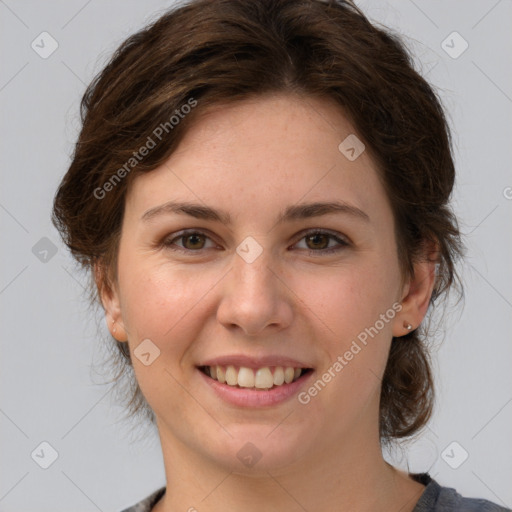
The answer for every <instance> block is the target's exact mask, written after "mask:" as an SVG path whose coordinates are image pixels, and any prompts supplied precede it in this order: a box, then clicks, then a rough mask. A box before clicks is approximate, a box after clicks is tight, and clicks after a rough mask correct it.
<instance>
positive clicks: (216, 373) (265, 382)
mask: <svg viewBox="0 0 512 512" xmlns="http://www.w3.org/2000/svg"><path fill="white" fill-rule="evenodd" d="M205 373H206V374H207V375H209V376H210V377H211V378H212V379H215V380H217V381H219V382H220V383H221V384H228V385H229V386H235V387H236V386H238V387H241V388H257V389H270V388H272V387H273V386H281V385H283V384H284V383H286V384H289V383H290V382H293V381H294V380H297V379H298V378H299V377H300V376H301V374H302V368H293V367H291V366H286V367H282V366H276V367H274V373H272V370H271V369H270V368H269V367H268V366H265V367H263V368H258V369H257V370H253V369H252V368H246V367H245V366H241V367H240V368H237V367H235V366H233V365H229V366H227V367H225V369H224V367H222V366H206V367H205Z"/></svg>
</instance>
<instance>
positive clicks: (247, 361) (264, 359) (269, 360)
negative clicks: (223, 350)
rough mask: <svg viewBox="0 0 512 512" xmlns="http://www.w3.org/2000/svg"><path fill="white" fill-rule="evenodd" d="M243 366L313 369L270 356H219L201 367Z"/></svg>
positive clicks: (295, 361)
mask: <svg viewBox="0 0 512 512" xmlns="http://www.w3.org/2000/svg"><path fill="white" fill-rule="evenodd" d="M230 365H231V366H238V367H240V366H243V367H245V368H263V367H265V366H283V367H285V368H286V367H287V366H291V367H293V368H313V367H312V365H310V364H308V363H305V362H303V361H298V360H297V359H292V358H290V357H287V356H280V355H268V356H259V357H249V356H246V355H242V354H233V355H226V356H218V357H214V358H212V359H208V360H207V361H204V362H203V363H201V364H200V365H199V366H230Z"/></svg>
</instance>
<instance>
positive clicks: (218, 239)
mask: <svg viewBox="0 0 512 512" xmlns="http://www.w3.org/2000/svg"><path fill="white" fill-rule="evenodd" d="M352 133H355V130H354V128H353V127H352V126H351V124H350V123H349V121H348V120H347V119H346V118H345V117H344V115H343V112H342V111H341V110H340V108H338V107H337V106H336V105H335V104H333V103H331V102H330V100H326V99H315V98H309V97H308V98H306V97H299V96H295V95H285V94H276V95H268V96H263V97H257V98H255V99H251V100H244V101H243V102H239V103H237V104H231V105H228V106H222V107H220V108H215V109H211V110H210V111H207V112H206V113H205V114H203V115H202V116H201V117H200V118H198V120H197V122H195V123H194V125H193V127H192V129H191V130H190V131H189V132H188V133H187V135H186V136H185V138H184V139H183V141H182V143H181V144H180V146H179V148H178V149H177V150H176V151H175V152H174V153H173V155H172V156H171V158H170V159H169V160H168V161H167V162H166V163H165V165H162V166H161V167H159V168H157V169H155V170H154V171H152V172H150V173H146V174H144V175H141V176H138V177H137V178H136V179H135V180H134V182H133V183H132V186H131V188H130V190H129V193H128V196H127V198H126V209H125V216H124V219H123V225H122V233H121V240H120V247H119V259H118V269H117V270H118V278H117V282H116V283H114V284H113V285H112V286H110V287H108V286H106V287H105V286H104V287H102V289H101V296H102V301H103V305H104V307H105V311H106V317H107V322H108V325H109V328H110V329H111V332H112V334H113V336H115V337H116V339H118V340H119V341H124V342H127V343H128V344H129V347H130V350H131V351H132V352H133V350H134V349H135V348H136V347H137V346H138V345H139V344H140V343H141V341H142V340H144V339H148V338H149V339H150V340H151V341H152V342H153V343H154V344H155V345H156V346H158V348H159V349H160V356H159V357H158V358H157V359H155V360H154V362H153V363H152V364H150V365H149V366H145V365H144V364H142V363H141V362H140V361H139V360H138V358H137V357H133V358H132V359H133V361H134V369H135V373H136V377H137V380H138V382H139V385H140V387H141V390H142V392H143V394H144V396H145V397H146V399H147V401H148V403H149V404H150V406H151V408H152V409H153V411H154V412H155V415H156V418H157V426H158V431H159V436H160V440H161V444H162V450H163V457H164V463H165V470H166V477H167V491H166V494H165V495H164V497H163V499H161V500H160V501H159V503H158V504H157V505H156V506H155V508H154V510H155V511H157V512H171V511H178V510H182V511H184V510H194V508H191V507H195V509H197V510H200V511H211V512H216V511H220V510H222V511H225V510H243V511H244V512H246V511H258V512H260V511H261V510H266V511H280V512H283V511H286V512H288V511H289V512H292V511H299V510H304V509H305V510H308V511H309V512H312V511H320V510H322V511H325V510H347V511H348V510H350V511H354V510H357V511H375V510H390V511H397V512H398V511H401V512H405V511H408V510H409V511H410V510H412V509H413V508H414V505H415V503H416V502H417V500H418V499H419V497H420V495H421V493H422V492H423V490H424V486H423V485H421V484H419V483H416V482H414V481H413V480H412V479H410V478H409V477H408V475H407V474H406V473H403V472H401V471H398V470H397V469H395V468H393V467H392V466H390V465H389V464H387V463H386V462H385V461H384V459H383V457H382V451H381V447H380V443H379V432H378V411H379V396H380V385H381V377H382V375H383V372H384V368H385V365H386V361H387V357H388V353H389V348H390V344H391V340H392V337H393V336H403V335H404V334H406V333H407V332H408V331H407V329H406V328H405V327H404V322H406V323H410V324H411V325H412V326H413V328H416V327H417V326H418V325H419V324H420V322H421V321H422V319H423V317H424V315H425V313H426V310H427V307H428V302H429V298H430V295H431V293H432V287H433V283H434V264H433V263H426V262H425V263H418V264H416V266H415V274H414V278H411V279H409V278H405V279H402V277H403V276H402V274H401V270H400V267H399V262H398V255H397V249H396V239H395V234H394V227H393V215H392V211H391V207H390V204H389V201H388V198H387V196H386V193H385V191H384V189H383V187H382V185H381V182H380V180H379V178H378V174H377V168H376V166H375V164H374V162H373V160H372V158H371V156H370V154H369V152H368V151H364V152H363V153H362V154H361V156H359V157H358V158H357V159H356V160H354V161H349V160H348V159H347V158H346V157H345V156H344V155H343V154H342V153H341V152H340V151H339V150H338V145H339V144H340V142H341V141H343V140H344V139H345V138H346V137H347V136H348V135H349V134H352ZM171 200H172V201H188V202H193V203H198V204H201V205H207V206H209V207H212V208H215V209H222V210H224V211H226V212H227V213H229V214H230V216H231V220H232V223H231V224H230V225H227V224H225V223H223V222H219V221H214V220H202V219H197V218H194V217H191V216H187V215H180V214H177V213H167V214H160V215H154V216H153V217H152V218H151V219H150V220H149V221H144V220H141V217H142V216H143V214H144V213H145V212H146V211H148V210H150V209H152V208H154V207H157V206H159V205H162V204H164V203H167V202H168V201H171ZM315 201H344V202H346V203H348V204H350V205H353V206H355V207H357V208H359V209H360V210H362V211H363V212H365V213H366V215H367V216H368V217H369V220H367V221H366V220H364V219H362V218H359V217H357V216H354V215H350V214H347V213H334V214H328V215H322V216H318V217H313V218H306V219H298V220H293V221H289V222H286V223H282V224H279V223H277V219H278V216H279V214H280V213H281V212H282V211H283V210H284V209H285V208H286V207H288V206H291V205H296V204H302V203H310V202H315ZM189 228H190V229H191V228H193V229H196V230H198V231H201V232H202V233H203V234H204V235H205V236H203V237H201V236H199V239H197V238H196V239H194V238H193V239H190V238H185V239H184V238H180V237H179V236H178V235H177V233H179V231H180V230H183V229H189ZM310 228H317V229H323V230H329V231H330V232H332V233H333V234H334V235H335V236H339V237H340V238H341V239H343V240H345V241H347V242H348V245H339V243H338V242H337V241H336V239H334V238H331V237H320V239H319V240H318V239H315V238H314V237H307V236H306V234H305V233H304V232H303V231H304V230H307V229H310ZM247 236H251V237H253V238H254V239H255V240H256V241H257V242H258V244H259V245H260V246H261V248H262V253H261V255H260V256H259V257H258V258H257V259H256V260H255V261H253V262H252V263H248V262H246V261H245V260H244V259H243V258H241V257H240V256H239V255H238V254H237V252H236V248H237V246H239V244H241V242H242V241H243V240H244V239H245V238H246V237H247ZM312 238H313V239H312ZM165 240H167V241H168V242H169V243H170V244H171V245H167V246H166V245H165V244H164V243H163V242H164V241H165ZM172 244H174V245H172ZM172 247H174V248H181V249H182V250H187V249H188V252H187V253H183V252H178V251H176V250H172ZM333 247H339V248H340V250H339V251H338V252H334V253H332V254H326V253H325V248H333ZM194 251H195V252H194ZM322 251H323V253H322ZM310 252H311V253H313V254H310ZM98 275H99V274H98ZM396 303H401V306H402V309H401V311H400V312H398V313H397V314H396V315H394V318H392V319H391V320H389V321H388V322H386V323H385V325H384V327H383V328H382V329H381V330H380V331H379V333H378V335H376V336H375V337H374V338H373V339H370V341H369V343H368V344H367V346H365V347H364V348H363V349H362V350H361V351H360V352H359V353H358V354H357V355H355V356H354V358H353V359H352V360H351V361H350V362H349V364H347V365H346V366H345V367H344V368H343V370H342V371H341V372H339V374H337V375H336V377H335V378H333V379H332V380H331V381H330V382H329V383H328V384H327V385H326V386H325V387H324V388H323V389H322V391H321V392H319V393H318V394H317V395H316V396H315V397H312V398H311V400H310V402H309V403H308V404H305V405H304V404H301V403H299V401H298V400H297V399H296V397H293V398H292V399H290V400H288V401H286V402H285V403H283V404H280V405H277V406H273V407H267V408H263V409H257V410H256V409H247V408H240V407H236V406H234V405H229V404H227V403H225V402H224V401H222V400H221V399H220V398H218V397H217V396H216V395H215V394H214V393H213V392H212V391H211V389H210V388H209V386H207V385H206V384H205V382H204V379H203V378H202V376H201V375H200V374H199V373H198V370H197V369H196V366H197V365H199V364H201V363H202V362H204V361H205V360H206V359H209V358H212V357H216V356H220V355H227V354H245V355H249V356H260V355H265V354H278V355H287V356H290V357H293V358H296V359H299V360H301V361H306V362H308V363H309V364H308V365H309V366H311V367H313V368H314V369H315V374H316V375H315V377H314V378H313V379H312V380H311V381H310V382H314V381H315V380H316V379H317V378H318V377H319V376H321V375H322V374H323V373H324V372H326V371H327V369H328V368H329V367H332V365H333V363H334V362H335V361H336V359H337V357H338V356H339V355H343V354H344V353H345V352H346V351H347V350H348V349H349V347H350V345H351V343H352V341H353V340H354V339H356V337H357V335H358V334H359V333H360V332H362V331H364V329H365V328H368V327H370V326H373V325H375V323H376V321H377V320H378V319H379V315H381V314H385V313H386V311H388V310H389V309H390V308H391V307H392V305H393V304H396ZM114 329H115V331H114ZM247 442H251V443H253V444H254V445H255V446H256V447H257V448H258V450H259V452H260V453H261V454H262V457H261V459H260V460H259V461H258V462H257V463H256V464H255V465H254V466H252V467H246V466H244V465H243V464H242V463H241V462H240V460H239V459H238V458H237V453H238V451H239V450H240V449H241V448H242V447H243V446H244V445H245V444H246V443H247Z"/></svg>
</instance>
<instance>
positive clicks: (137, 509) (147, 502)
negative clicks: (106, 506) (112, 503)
mask: <svg viewBox="0 0 512 512" xmlns="http://www.w3.org/2000/svg"><path fill="white" fill-rule="evenodd" d="M164 494H165V487H161V488H160V489H157V490H156V491H154V492H152V493H151V494H150V495H149V496H147V497H146V498H144V499H143V500H142V501H139V502H138V503H136V504H135V505H132V506H131V507H128V508H125V509H123V510H122V511H121V512H151V509H152V508H153V507H154V506H155V505H156V502H157V501H158V500H159V499H160V498H161V497H162V496H163V495H164Z"/></svg>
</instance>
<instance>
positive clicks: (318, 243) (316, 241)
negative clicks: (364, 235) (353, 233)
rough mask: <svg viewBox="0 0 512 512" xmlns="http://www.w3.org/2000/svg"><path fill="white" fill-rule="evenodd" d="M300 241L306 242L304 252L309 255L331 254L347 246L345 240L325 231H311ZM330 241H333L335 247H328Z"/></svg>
mask: <svg viewBox="0 0 512 512" xmlns="http://www.w3.org/2000/svg"><path fill="white" fill-rule="evenodd" d="M301 240H305V241H306V246H307V247H306V250H309V253H312V252H322V253H332V252H336V251H339V250H341V249H342V248H343V247H346V246H348V245H349V244H348V242H347V241H346V240H343V239H342V238H340V237H338V236H336V235H334V234H332V233H329V232H326V231H312V232H309V233H306V235H305V236H303V237H302V238H301ZM332 241H335V242H336V243H337V245H335V246H334V247H332V246H331V247H329V244H330V242H332Z"/></svg>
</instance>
